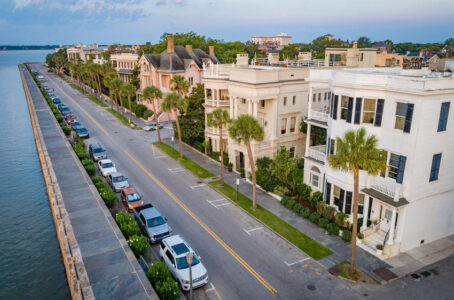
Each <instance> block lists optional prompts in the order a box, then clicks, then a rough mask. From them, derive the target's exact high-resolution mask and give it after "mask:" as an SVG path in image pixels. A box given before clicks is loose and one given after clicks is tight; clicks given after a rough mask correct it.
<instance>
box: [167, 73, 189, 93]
mask: <svg viewBox="0 0 454 300" xmlns="http://www.w3.org/2000/svg"><path fill="white" fill-rule="evenodd" d="M189 86H190V85H189V82H188V81H186V79H184V77H183V76H181V75H175V76H174V77H173V78H172V79H170V90H171V91H172V92H176V93H178V94H180V95H181V96H182V97H184V96H186V94H187V93H188V92H189Z"/></svg>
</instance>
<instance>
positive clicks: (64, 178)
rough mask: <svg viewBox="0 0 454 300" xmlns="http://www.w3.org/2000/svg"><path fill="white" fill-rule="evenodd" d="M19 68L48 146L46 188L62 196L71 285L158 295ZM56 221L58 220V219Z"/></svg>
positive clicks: (118, 294)
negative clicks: (49, 181) (72, 271)
mask: <svg viewBox="0 0 454 300" xmlns="http://www.w3.org/2000/svg"><path fill="white" fill-rule="evenodd" d="M19 68H21V71H22V74H23V80H24V87H25V88H26V89H28V92H29V93H27V92H26V94H27V96H28V97H27V101H29V107H30V109H31V110H33V111H31V115H36V120H35V124H34V126H35V127H37V128H36V129H37V130H39V131H40V132H41V134H42V143H43V145H40V147H38V149H39V150H40V149H44V150H41V151H46V152H47V155H48V158H49V160H50V165H49V166H47V168H49V169H52V170H51V171H52V173H54V174H55V179H56V181H55V182H56V183H54V186H53V187H50V186H48V187H47V188H48V190H49V189H52V192H56V191H58V192H56V194H57V197H58V199H60V200H61V201H62V203H60V204H59V208H58V209H59V213H60V214H59V216H60V217H61V218H62V219H65V220H66V221H67V223H65V224H67V226H65V228H64V230H65V235H66V236H67V237H68V240H69V241H70V243H69V245H70V247H69V248H70V249H69V251H70V252H71V253H69V254H70V255H71V256H72V257H73V258H74V264H75V269H76V280H75V282H74V285H75V286H76V287H75V290H76V291H77V288H78V286H80V287H81V292H82V295H81V296H82V297H83V299H93V298H97V299H126V298H127V299H150V298H152V299H157V296H156V294H155V293H154V291H153V289H152V287H151V285H150V283H149V281H148V279H147V278H146V276H145V273H144V272H143V270H142V268H141V267H140V265H139V264H138V262H137V260H136V258H135V257H134V254H133V253H132V251H131V250H130V248H129V246H128V245H127V242H126V240H125V239H124V237H123V235H122V233H121V232H120V230H119V228H118V227H117V225H116V223H115V220H114V219H113V218H112V216H111V215H110V212H109V210H108V209H107V208H106V206H105V205H104V202H103V200H102V199H101V198H100V196H99V194H98V192H97V191H96V188H95V187H94V186H93V184H92V182H91V180H90V178H89V177H88V175H87V174H86V172H85V170H84V169H83V167H82V165H81V163H80V161H79V160H78V158H77V157H76V155H75V153H74V152H73V150H72V148H71V146H70V145H69V143H68V141H67V139H66V137H65V135H64V134H63V132H62V131H61V129H60V127H59V125H58V124H57V123H56V121H55V119H54V117H53V115H52V113H51V111H50V109H49V107H48V105H47V103H46V102H45V100H44V99H43V97H42V95H41V92H40V90H39V89H38V87H37V86H36V84H35V83H34V81H33V79H32V77H31V75H30V74H29V72H28V71H27V69H26V68H25V66H23V65H20V66H19ZM35 113H36V114H35ZM35 135H36V132H35ZM39 142H40V140H38V139H37V143H39ZM45 171H48V170H45ZM58 193H59V194H58ZM51 205H52V203H51ZM54 216H55V214H54ZM54 221H56V222H57V224H58V221H59V220H55V219H54ZM60 244H62V241H60ZM64 259H65V257H64ZM65 267H66V268H67V263H65ZM67 272H68V268H67ZM67 275H68V274H67ZM68 276H69V275H68ZM76 295H77V293H76ZM73 297H74V294H73Z"/></svg>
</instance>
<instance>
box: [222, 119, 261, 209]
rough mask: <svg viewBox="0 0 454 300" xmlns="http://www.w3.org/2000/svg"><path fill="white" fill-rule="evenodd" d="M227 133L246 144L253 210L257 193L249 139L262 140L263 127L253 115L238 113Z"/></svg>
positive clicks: (238, 141)
mask: <svg viewBox="0 0 454 300" xmlns="http://www.w3.org/2000/svg"><path fill="white" fill-rule="evenodd" d="M229 135H230V137H231V138H232V139H234V140H235V141H236V142H237V143H239V144H240V143H244V144H245V145H246V149H247V154H248V158H249V164H250V166H251V174H252V193H253V199H252V209H254V210H255V209H256V208H257V194H256V186H255V183H256V180H255V164H254V158H253V157H252V149H251V141H252V140H255V141H262V140H263V135H264V133H263V128H262V127H261V126H260V124H259V122H258V121H257V120H256V119H255V118H254V117H252V116H249V115H240V116H239V117H238V118H237V119H235V120H233V122H232V125H230V127H229Z"/></svg>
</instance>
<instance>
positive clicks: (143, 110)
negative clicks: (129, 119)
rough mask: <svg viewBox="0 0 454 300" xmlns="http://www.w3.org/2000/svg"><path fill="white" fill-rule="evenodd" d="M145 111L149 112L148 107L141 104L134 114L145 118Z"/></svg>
mask: <svg viewBox="0 0 454 300" xmlns="http://www.w3.org/2000/svg"><path fill="white" fill-rule="evenodd" d="M145 111H147V107H146V106H145V105H143V104H139V105H137V107H136V110H135V111H134V113H135V114H136V116H137V117H139V118H143V114H144V113H145Z"/></svg>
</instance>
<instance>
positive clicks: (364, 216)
mask: <svg viewBox="0 0 454 300" xmlns="http://www.w3.org/2000/svg"><path fill="white" fill-rule="evenodd" d="M367 187H369V186H367ZM368 211H369V196H367V197H366V195H364V205H363V225H361V231H363V230H366V228H367V212H368Z"/></svg>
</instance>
